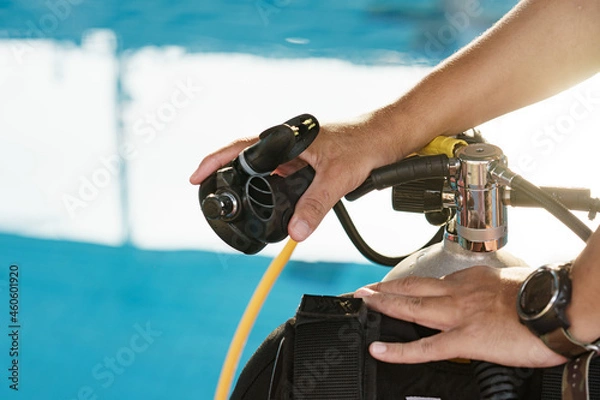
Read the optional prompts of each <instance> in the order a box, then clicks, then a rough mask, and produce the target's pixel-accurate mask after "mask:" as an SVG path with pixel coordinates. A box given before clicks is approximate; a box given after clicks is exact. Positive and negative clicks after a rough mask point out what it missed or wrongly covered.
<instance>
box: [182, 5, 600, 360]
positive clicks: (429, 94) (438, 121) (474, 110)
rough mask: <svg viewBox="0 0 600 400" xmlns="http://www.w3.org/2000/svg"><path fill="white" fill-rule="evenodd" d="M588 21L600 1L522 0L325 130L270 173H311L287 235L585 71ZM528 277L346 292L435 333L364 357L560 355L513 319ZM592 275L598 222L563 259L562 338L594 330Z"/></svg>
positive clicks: (500, 274) (220, 157) (514, 274)
mask: <svg viewBox="0 0 600 400" xmlns="http://www.w3.org/2000/svg"><path fill="white" fill-rule="evenodd" d="M598 21H600V1H599V0H524V1H522V2H521V3H519V5H518V6H517V7H515V9H513V10H512V11H511V12H510V13H509V14H508V15H507V16H505V17H504V18H503V19H502V20H501V21H500V22H499V23H498V24H496V25H495V26H494V27H493V28H492V29H490V30H489V31H488V32H486V33H485V34H484V35H482V36H481V37H480V38H479V39H477V40H476V41H474V42H473V43H471V44H470V45H469V46H467V47H465V48H464V49H463V50H461V51H460V52H458V53H457V54H455V55H454V56H452V57H451V58H449V59H448V60H446V61H445V62H443V63H442V64H441V65H439V66H438V67H437V68H435V69H434V70H433V71H432V72H431V73H430V74H429V75H427V76H426V77H425V78H424V79H423V80H422V81H421V82H419V83H418V84H417V85H416V86H415V87H414V88H413V89H411V90H410V91H409V92H408V93H406V94H405V95H403V96H402V97H401V98H399V99H398V100H397V101H396V102H394V103H392V104H390V105H389V106H386V107H383V108H381V109H379V110H376V111H374V112H372V113H370V114H367V115H365V116H363V117H362V118H360V119H359V120H356V121H352V122H347V123H344V124H336V125H328V126H324V127H323V128H322V130H321V133H320V134H319V136H318V137H317V139H316V140H315V142H314V143H313V145H312V146H311V147H310V148H309V149H308V150H307V151H305V152H304V153H303V154H302V155H300V157H298V160H295V161H293V162H291V163H290V164H288V165H285V166H283V167H281V168H280V171H279V172H281V173H284V174H285V173H287V172H290V171H292V170H294V169H296V168H298V166H299V165H301V164H305V163H308V164H310V165H311V166H312V167H313V168H314V169H315V171H316V176H315V179H314V181H313V183H312V184H311V186H310V187H309V189H308V190H307V191H306V193H305V194H304V195H303V196H302V198H301V199H300V201H299V202H298V204H297V207H296V211H295V213H294V216H293V218H292V220H291V222H290V225H289V228H288V229H289V234H290V236H291V237H292V238H293V239H295V240H297V241H302V240H304V239H306V238H307V237H308V236H309V235H310V234H311V233H312V232H313V231H314V229H316V227H317V226H318V225H319V223H320V222H321V220H322V219H323V218H324V216H325V214H326V213H327V212H328V211H329V210H330V209H331V208H332V207H333V205H334V204H335V203H336V202H337V201H338V200H339V199H340V198H341V197H343V196H344V195H345V194H346V193H348V192H349V191H351V190H353V189H355V188H356V187H357V186H358V185H359V184H360V183H362V182H363V181H364V180H365V178H366V177H367V176H368V174H369V173H370V171H371V170H373V169H374V168H377V167H380V166H383V165H386V164H390V163H392V162H394V161H397V160H400V159H402V158H404V157H405V156H406V155H408V154H410V153H412V152H413V151H415V150H418V149H419V148H421V147H423V146H424V145H425V144H427V143H428V142H429V141H430V140H431V139H432V138H434V137H436V136H438V135H451V134H453V133H456V132H462V131H464V130H466V129H468V128H470V127H472V126H476V125H478V124H481V123H483V122H485V121H488V120H490V119H492V118H495V117H497V116H499V115H502V114H505V113H507V112H510V111H512V110H515V109H518V108H520V107H523V106H525V105H528V104H531V103H534V102H536V101H539V100H542V99H544V98H547V97H549V96H552V95H554V94H556V93H558V92H560V91H562V90H564V89H566V88H568V87H570V86H572V85H574V84H575V83H578V82H580V81H582V80H584V79H586V78H588V77H590V76H592V75H594V74H595V73H596V72H597V71H598V70H599V69H600V39H599V38H600V23H599V22H598ZM465 111H468V112H465ZM254 141H256V138H249V139H242V140H239V141H236V142H234V143H232V144H230V145H229V146H226V147H225V148H223V149H221V150H218V151H216V152H215V153H212V154H211V155H209V156H207V157H206V158H205V159H204V160H202V162H201V163H200V166H199V167H198V169H197V170H196V171H195V172H194V173H193V174H192V176H191V177H190V182H191V183H193V184H200V183H201V182H202V181H203V180H204V179H206V177H208V176H209V175H210V174H211V173H213V172H214V171H215V170H217V169H218V168H220V167H221V166H223V165H225V164H226V163H228V162H229V161H231V160H232V159H233V158H235V157H236V156H237V155H238V154H239V152H240V151H241V150H242V149H244V148H245V147H247V146H248V145H249V144H251V143H253V142H254ZM348 170H351V171H353V173H352V174H347V173H345V172H346V171H348ZM527 274H528V270H527V269H523V268H508V269H504V270H502V271H499V270H494V269H492V268H489V267H485V266H480V267H473V268H468V269H466V270H463V271H460V272H457V273H454V274H452V275H449V276H446V277H445V278H443V279H432V278H403V279H398V280H394V281H390V282H385V283H377V284H374V285H369V286H367V287H365V288H361V289H359V290H358V291H357V293H356V296H357V297H363V298H364V299H365V301H366V302H367V304H368V305H369V306H370V307H372V308H374V309H376V310H379V311H381V312H384V313H386V314H388V315H390V316H392V317H396V318H401V319H405V320H409V321H414V322H417V323H419V324H422V325H425V326H429V327H432V328H436V329H440V330H441V331H442V332H441V333H439V334H437V335H434V336H432V337H430V338H426V339H421V340H418V341H415V342H412V343H405V344H400V343H387V344H383V343H375V344H373V345H372V346H371V348H370V351H371V354H372V355H373V357H375V358H377V359H380V360H382V361H387V362H395V363H420V362H426V361H431V360H441V359H448V358H456V357H462V358H473V359H480V360H485V361H490V362H497V363H501V364H505V365H512V366H526V367H541V366H553V365H558V364H560V363H563V362H564V361H565V359H564V358H563V357H562V356H560V355H558V354H556V353H554V352H552V351H551V350H549V349H548V348H547V347H546V346H545V345H544V344H543V343H542V341H541V340H540V339H538V338H537V337H536V336H534V335H533V334H531V333H530V332H529V331H528V330H527V329H526V328H525V327H524V326H523V325H521V324H520V323H519V321H518V318H517V313H516V308H515V303H516V295H517V290H518V287H519V285H520V284H521V282H522V281H523V280H524V279H525V277H526V276H527ZM599 283H600V230H598V231H596V232H595V233H594V235H593V236H592V238H591V239H590V240H589V241H588V243H587V246H586V248H585V249H584V251H583V252H582V253H581V254H580V256H579V257H578V258H577V260H576V261H575V264H574V267H573V299H572V302H571V305H570V306H569V308H568V309H567V315H568V317H569V319H570V320H571V322H572V327H571V329H570V331H571V333H572V335H573V336H574V337H575V338H577V339H579V340H581V341H584V342H589V341H592V340H595V339H597V338H599V337H600V307H598V306H597V304H598V303H597V301H598V299H599V298H600V284H599Z"/></svg>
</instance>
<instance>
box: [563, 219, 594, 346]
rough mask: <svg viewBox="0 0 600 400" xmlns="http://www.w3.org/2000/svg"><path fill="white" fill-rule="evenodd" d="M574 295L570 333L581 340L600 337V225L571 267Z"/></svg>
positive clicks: (570, 310)
mask: <svg viewBox="0 0 600 400" xmlns="http://www.w3.org/2000/svg"><path fill="white" fill-rule="evenodd" d="M572 281H573V295H572V299H571V305H570V306H569V308H568V309H567V316H568V317H569V320H570V322H571V329H570V332H571V334H572V335H573V336H574V337H575V338H576V339H578V340H580V341H582V342H591V341H593V340H596V339H598V338H600V303H599V302H600V228H599V229H598V230H596V232H595V233H594V234H593V235H592V237H591V238H590V240H588V243H587V246H586V247H585V249H584V250H583V252H582V253H581V254H580V255H579V257H578V258H577V260H575V263H574V264H573V270H572Z"/></svg>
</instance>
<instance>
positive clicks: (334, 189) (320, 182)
mask: <svg viewBox="0 0 600 400" xmlns="http://www.w3.org/2000/svg"><path fill="white" fill-rule="evenodd" d="M334 182H336V183H334ZM338 182H340V179H337V180H336V179H332V178H331V177H328V175H327V174H325V173H321V174H319V173H318V172H317V174H316V175H315V178H314V180H313V181H312V183H311V185H310V186H309V187H308V189H307V190H306V192H304V194H303V195H302V197H300V200H298V203H297V204H296V209H295V211H294V215H293V216H292V219H291V220H290V223H289V226H288V233H289V235H290V237H291V238H292V239H294V240H295V241H297V242H301V241H303V240H304V239H306V238H307V237H309V236H310V235H311V234H312V233H313V232H314V230H315V229H316V228H317V226H319V224H320V223H321V221H322V220H323V218H325V215H326V214H327V213H328V212H329V210H331V208H332V207H333V206H334V205H335V203H337V202H338V200H339V199H341V198H342V196H344V194H345V193H346V190H344V188H343V187H344V186H343V185H342V184H340V183H338Z"/></svg>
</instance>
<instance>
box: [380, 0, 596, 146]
mask: <svg viewBox="0 0 600 400" xmlns="http://www.w3.org/2000/svg"><path fill="white" fill-rule="evenodd" d="M599 20H600V1H598V0H579V1H569V0H526V1H523V2H522V3H520V4H519V5H518V6H517V7H516V8H515V9H513V10H512V11H511V12H510V13H509V14H508V15H507V16H506V17H504V18H503V19H502V20H501V21H500V22H499V23H497V24H496V25H495V26H494V27H493V28H492V29H490V30H489V31H488V32H486V33H485V34H484V35H482V36H481V37H480V38H479V39H478V40H476V41H474V42H473V43H471V44H470V45H469V46H467V47H466V48H464V49H463V50H462V51H460V52H458V53H457V54H455V55H454V56H453V57H451V58H449V59H448V60H447V61H446V62H444V63H442V64H441V65H440V66H438V67H437V68H436V69H435V70H434V71H433V72H432V73H430V74H429V75H428V76H427V77H425V78H424V79H423V80H422V81H421V82H420V83H419V84H418V85H417V86H415V87H414V88H413V89H412V90H411V91H409V92H408V93H407V94H406V95H404V96H403V97H402V98H400V99H399V100H398V101H397V102H395V103H394V104H392V105H390V106H388V107H386V108H384V109H382V110H379V111H378V112H376V113H374V114H373V115H372V118H371V121H370V122H371V123H372V125H373V128H375V129H379V130H380V131H383V132H385V131H390V130H395V133H392V132H389V133H390V136H394V135H395V136H396V146H395V148H394V150H395V151H396V152H397V154H398V157H403V156H405V155H406V154H408V153H410V152H412V151H414V150H415V149H418V148H420V147H422V146H423V145H425V144H426V143H427V142H429V141H430V140H431V139H432V138H433V137H435V136H437V135H443V134H455V133H459V132H462V131H464V130H466V129H468V128H471V127H473V126H476V125H478V124H480V123H482V122H485V121H488V120H490V119H492V118H495V117H497V116H499V115H502V114H505V113H507V112H510V111H512V110H515V109H518V108H520V107H523V106H526V105H528V104H531V103H534V102H537V101H539V100H542V99H544V98H547V97H549V96H552V95H554V94H556V93H558V92H560V91H561V90H564V89H565V88H567V87H570V86H572V85H574V84H575V83H577V82H580V81H582V80H584V79H586V78H588V77H590V76H591V75H593V74H594V73H596V72H597V71H598V68H599V67H600V24H599V23H598V21H599ZM398 135H400V136H401V137H399V138H398ZM398 139H400V140H398Z"/></svg>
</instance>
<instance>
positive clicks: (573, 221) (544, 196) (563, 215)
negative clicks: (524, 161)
mask: <svg viewBox="0 0 600 400" xmlns="http://www.w3.org/2000/svg"><path fill="white" fill-rule="evenodd" d="M510 186H511V187H513V188H514V189H516V190H520V191H522V192H523V194H525V195H527V196H529V197H530V198H531V199H532V200H535V201H536V202H538V203H539V204H540V205H541V206H542V207H543V208H545V209H546V210H547V211H548V212H549V213H550V214H552V215H554V216H555V217H556V218H558V219H559V220H560V221H561V222H562V223H563V224H565V225H566V226H567V227H568V228H569V229H571V230H572V231H573V232H574V233H575V234H576V235H577V236H579V237H580V238H581V240H583V241H584V242H587V241H588V239H589V238H590V236H592V230H591V229H590V228H589V227H588V226H587V225H586V224H584V223H583V222H582V221H581V220H580V219H579V218H577V217H576V216H575V215H573V213H572V212H571V211H569V210H568V209H567V208H566V207H565V206H563V205H562V204H561V203H560V202H559V201H558V200H556V199H555V198H554V197H552V196H551V195H550V194H548V193H546V192H544V191H543V190H541V189H540V188H539V187H537V186H535V185H534V184H532V183H531V182H529V181H527V180H526V179H525V178H523V177H522V176H520V175H515V177H514V178H513V179H512V181H511V182H510Z"/></svg>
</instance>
